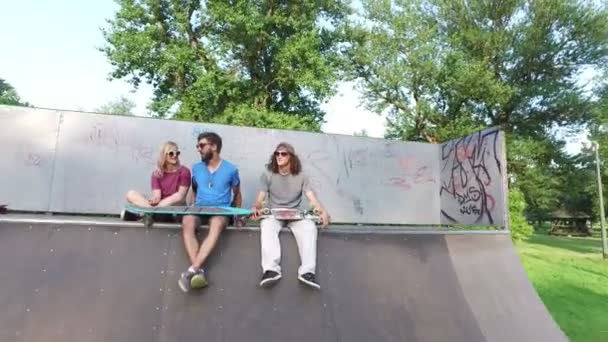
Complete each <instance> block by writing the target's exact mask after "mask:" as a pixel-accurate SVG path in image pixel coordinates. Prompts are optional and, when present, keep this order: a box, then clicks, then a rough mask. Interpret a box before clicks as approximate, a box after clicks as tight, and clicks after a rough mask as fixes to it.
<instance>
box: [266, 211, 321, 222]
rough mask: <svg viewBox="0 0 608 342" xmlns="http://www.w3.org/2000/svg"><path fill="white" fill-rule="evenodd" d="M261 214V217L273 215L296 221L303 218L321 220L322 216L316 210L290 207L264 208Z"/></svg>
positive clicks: (280, 218)
mask: <svg viewBox="0 0 608 342" xmlns="http://www.w3.org/2000/svg"><path fill="white" fill-rule="evenodd" d="M261 211H262V213H261V215H260V217H261V218H267V217H272V218H275V219H277V220H285V221H296V220H302V219H310V220H313V221H315V222H320V221H321V218H320V217H319V213H318V212H317V211H316V210H312V209H311V210H300V209H289V208H273V209H269V208H263V209H262V210H261Z"/></svg>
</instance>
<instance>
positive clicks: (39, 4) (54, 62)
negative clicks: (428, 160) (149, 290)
mask: <svg viewBox="0 0 608 342" xmlns="http://www.w3.org/2000/svg"><path fill="white" fill-rule="evenodd" d="M2 8H3V11H1V12H0V32H2V34H1V35H0V49H1V50H0V78H3V79H5V80H6V81H7V82H9V83H10V84H11V85H12V86H13V87H14V88H15V89H16V90H17V92H18V93H19V95H20V97H21V98H22V99H23V100H24V101H28V102H30V103H31V104H33V105H34V106H36V107H42V108H53V109H65V110H82V111H95V109H96V108H98V107H100V106H101V105H102V104H105V103H107V102H108V101H111V100H114V99H116V98H118V97H120V96H121V95H125V96H127V97H128V98H130V99H131V100H133V101H134V102H135V103H136V105H137V107H136V108H135V114H136V115H145V114H146V112H147V110H146V106H147V104H148V102H149V101H150V98H151V95H152V89H151V88H150V87H149V86H147V85H145V84H144V85H142V86H140V89H139V90H138V91H137V92H133V89H132V87H131V86H130V85H129V84H127V83H126V82H125V81H123V80H113V81H110V80H109V74H110V72H111V66H110V64H109V63H108V61H107V60H106V58H105V56H104V55H103V54H102V53H101V52H100V51H99V50H98V48H100V47H101V46H103V45H104V40H103V35H102V32H101V28H102V27H105V26H106V19H109V18H111V17H112V16H113V14H114V12H115V11H116V10H117V8H118V6H117V5H116V3H114V2H113V1H111V0H98V1H76V0H56V1H42V0H37V1H36V0H20V1H7V2H6V3H5V4H3V6H2ZM353 85H354V84H353V83H340V84H339V85H338V94H336V96H334V97H332V98H330V99H329V100H328V101H327V103H325V104H323V105H322V109H323V110H325V111H326V113H327V114H326V116H325V120H326V123H325V124H324V125H323V127H322V130H323V132H325V133H337V134H353V133H354V132H359V131H361V130H362V129H365V130H366V131H367V133H368V135H370V136H373V137H382V136H383V134H384V130H385V127H384V123H385V118H384V117H383V116H380V115H378V114H375V113H372V112H369V111H367V110H365V109H364V108H363V106H362V105H361V95H360V94H359V93H358V92H357V91H356V90H354V89H353ZM583 140H584V138H583V137H582V136H576V137H573V138H572V141H571V142H570V143H569V144H568V145H567V151H568V152H570V153H575V152H577V151H578V150H579V148H580V142H581V141H583Z"/></svg>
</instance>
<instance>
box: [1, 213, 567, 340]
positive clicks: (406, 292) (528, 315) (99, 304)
mask: <svg viewBox="0 0 608 342" xmlns="http://www.w3.org/2000/svg"><path fill="white" fill-rule="evenodd" d="M203 234H204V232H203ZM281 241H282V247H283V262H282V266H283V279H282V280H281V281H280V282H279V283H278V284H277V285H276V286H275V287H274V288H271V289H263V288H260V287H259V286H258V282H259V279H260V272H261V270H260V266H259V260H260V251H259V232H257V231H231V230H228V231H226V232H225V234H224V235H223V236H222V238H221V240H220V244H219V246H218V248H217V249H216V250H215V253H214V255H213V257H212V259H211V260H210V261H209V265H208V276H209V280H210V286H209V287H208V288H206V289H204V290H202V291H198V292H196V293H190V294H184V293H182V292H181V291H180V290H179V287H178V286H177V277H178V276H179V273H181V272H182V271H183V270H184V269H185V268H186V267H187V265H188V264H187V258H186V254H185V252H184V249H183V247H182V242H181V233H180V231H179V230H175V229H160V228H157V229H149V230H146V229H145V228H136V227H128V228H127V227H118V228H117V227H100V226H95V227H93V226H91V227H88V226H76V225H69V226H59V225H54V224H36V225H32V224H24V223H21V224H19V223H6V222H4V223H0V284H2V286H0V307H2V310H1V311H0V340H1V341H28V342H29V341H32V342H35V341H52V340H58V341H146V342H149V341H193V340H201V341H203V340H204V341H250V342H258V341H260V342H261V341H437V342H440V341H450V342H454V341H463V342H464V341H466V342H475V341H518V342H521V341H566V340H567V339H566V337H565V336H564V335H563V334H562V332H561V331H560V330H559V328H558V327H557V326H556V324H555V323H554V322H553V320H552V319H551V317H550V315H549V314H548V313H547V311H546V309H545V308H544V306H543V305H542V302H541V301H540V300H539V298H538V296H537V295H536V293H535V292H534V289H533V288H532V286H531V285H530V284H529V282H528V280H527V278H526V275H525V273H524V272H523V270H522V268H521V265H520V264H519V259H518V257H517V255H516V254H515V253H514V250H513V248H512V245H511V241H510V239H509V236H508V235H489V234H488V235H440V234H427V235H411V234H409V235H408V234H405V235H398V234H390V235H379V234H337V233H327V232H322V233H321V234H320V239H319V246H318V279H319V282H320V284H321V286H322V288H321V290H320V291H317V290H314V289H310V288H308V287H305V286H303V285H302V284H300V283H298V281H297V279H296V272H297V267H298V264H299V258H298V254H297V248H296V244H295V242H294V239H293V237H292V236H291V233H289V232H287V233H282V234H281Z"/></svg>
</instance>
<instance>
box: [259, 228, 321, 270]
mask: <svg viewBox="0 0 608 342" xmlns="http://www.w3.org/2000/svg"><path fill="white" fill-rule="evenodd" d="M285 225H286V226H288V227H289V228H290V229H291V232H292V233H293V236H294V238H295V239H296V243H297V244H298V252H299V253H300V261H301V263H300V268H299V269H298V275H302V274H305V273H308V272H311V273H315V269H316V263H317V227H316V225H315V223H314V222H313V221H312V220H308V219H304V220H299V221H288V222H285V221H279V220H277V219H274V218H265V219H263V220H262V222H261V223H260V230H261V234H260V240H261V243H262V270H263V271H264V272H266V271H275V272H277V273H279V274H281V266H280V263H281V243H280V241H279V232H280V231H281V228H282V227H283V226H285Z"/></svg>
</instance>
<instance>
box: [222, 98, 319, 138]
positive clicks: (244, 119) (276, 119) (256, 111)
mask: <svg viewBox="0 0 608 342" xmlns="http://www.w3.org/2000/svg"><path fill="white" fill-rule="evenodd" d="M211 122H213V123H219V124H227V125H235V126H249V127H265V128H275V129H289V130H298V131H315V132H319V131H320V126H319V124H318V123H316V122H315V121H313V120H311V119H310V117H297V116H294V115H289V114H285V113H279V112H273V111H268V110H266V109H263V108H255V107H254V108H252V107H249V106H247V105H240V106H236V107H233V108H228V109H227V110H226V111H225V112H224V114H222V115H220V116H216V117H214V118H213V119H212V121H211Z"/></svg>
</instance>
